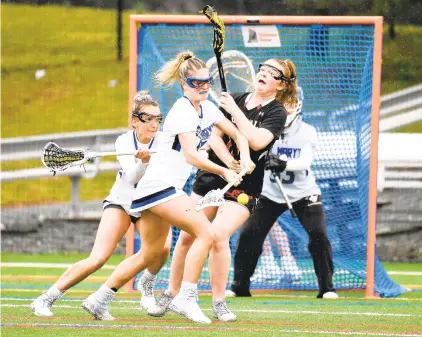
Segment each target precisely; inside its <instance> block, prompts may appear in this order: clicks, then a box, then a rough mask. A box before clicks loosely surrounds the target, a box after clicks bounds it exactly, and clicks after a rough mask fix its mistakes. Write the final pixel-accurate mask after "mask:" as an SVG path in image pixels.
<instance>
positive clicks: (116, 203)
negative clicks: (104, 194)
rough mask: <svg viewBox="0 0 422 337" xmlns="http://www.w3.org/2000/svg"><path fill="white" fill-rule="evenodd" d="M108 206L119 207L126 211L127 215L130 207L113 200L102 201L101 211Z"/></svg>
mask: <svg viewBox="0 0 422 337" xmlns="http://www.w3.org/2000/svg"><path fill="white" fill-rule="evenodd" d="M109 205H117V206H120V207H121V208H123V209H124V210H125V211H126V213H127V214H129V211H130V205H128V204H123V203H121V202H118V201H113V200H109V199H105V200H104V201H103V209H105V208H106V207H107V206H109Z"/></svg>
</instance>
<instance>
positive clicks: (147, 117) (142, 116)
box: [132, 111, 164, 124]
mask: <svg viewBox="0 0 422 337" xmlns="http://www.w3.org/2000/svg"><path fill="white" fill-rule="evenodd" d="M132 116H133V117H137V118H138V119H139V120H140V121H141V122H142V123H152V122H153V121H156V122H157V123H158V124H161V122H162V121H163V119H164V117H163V115H162V114H159V115H151V114H149V113H147V112H135V111H133V112H132Z"/></svg>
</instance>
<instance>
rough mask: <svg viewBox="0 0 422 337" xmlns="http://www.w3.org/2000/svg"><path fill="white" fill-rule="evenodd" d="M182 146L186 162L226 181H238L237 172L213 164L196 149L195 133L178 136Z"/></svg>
mask: <svg viewBox="0 0 422 337" xmlns="http://www.w3.org/2000/svg"><path fill="white" fill-rule="evenodd" d="M178 137H179V142H180V146H181V147H182V150H183V154H184V155H185V159H186V162H187V163H188V164H190V165H192V166H195V167H197V168H199V169H201V170H204V171H208V172H211V173H214V174H217V175H219V176H222V177H224V179H225V180H226V181H229V182H230V181H232V180H234V179H236V177H237V175H236V172H234V171H231V170H229V169H228V168H225V167H223V166H220V165H217V164H215V163H213V162H212V161H211V160H209V159H207V158H205V157H204V156H202V155H201V154H200V153H199V152H198V151H197V149H196V135H195V133H194V132H186V133H180V134H178Z"/></svg>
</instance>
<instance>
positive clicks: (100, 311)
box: [82, 293, 115, 321]
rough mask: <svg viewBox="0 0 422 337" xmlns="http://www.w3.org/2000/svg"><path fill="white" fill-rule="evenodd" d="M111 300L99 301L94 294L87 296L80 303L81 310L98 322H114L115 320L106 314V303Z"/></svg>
mask: <svg viewBox="0 0 422 337" xmlns="http://www.w3.org/2000/svg"><path fill="white" fill-rule="evenodd" d="M110 300H111V298H110V299H106V300H105V301H100V300H99V299H98V297H97V296H96V293H94V294H92V295H89V296H88V298H87V299H86V300H85V301H84V302H83V303H82V309H84V310H85V311H87V312H89V313H90V314H91V315H92V316H94V318H95V319H97V320H100V321H114V320H115V318H114V317H113V316H111V315H110V313H109V312H108V302H109V301H110Z"/></svg>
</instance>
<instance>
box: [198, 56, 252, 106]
mask: <svg viewBox="0 0 422 337" xmlns="http://www.w3.org/2000/svg"><path fill="white" fill-rule="evenodd" d="M221 61H222V65H223V67H224V76H225V80H226V86H227V89H228V90H230V92H247V91H251V90H252V89H253V81H254V79H255V69H254V67H253V64H252V62H251V60H250V59H249V58H248V57H247V56H246V55H245V54H244V53H242V52H240V51H238V50H227V51H225V52H224V53H223V54H222V55H221ZM206 65H207V67H208V68H209V69H210V75H211V76H212V78H213V79H214V80H215V81H214V85H212V86H211V88H210V95H211V97H212V99H213V100H214V101H215V102H216V103H217V104H218V103H219V101H220V95H221V92H222V91H223V90H222V88H221V84H220V83H219V81H217V76H218V74H219V69H218V66H217V58H216V57H215V56H214V57H211V58H210V59H209V60H208V61H207V62H206Z"/></svg>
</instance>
